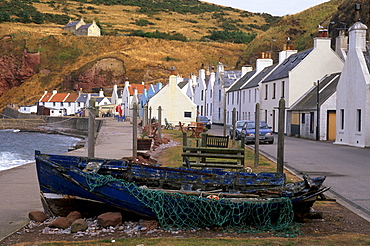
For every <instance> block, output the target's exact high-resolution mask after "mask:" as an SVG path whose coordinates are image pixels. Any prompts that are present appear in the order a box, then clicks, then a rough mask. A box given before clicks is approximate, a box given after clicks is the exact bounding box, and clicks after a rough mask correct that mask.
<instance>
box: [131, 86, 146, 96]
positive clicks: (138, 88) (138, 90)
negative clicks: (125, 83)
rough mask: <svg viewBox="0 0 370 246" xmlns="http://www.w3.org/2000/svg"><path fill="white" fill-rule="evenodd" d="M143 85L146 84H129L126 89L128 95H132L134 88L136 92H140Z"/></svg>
mask: <svg viewBox="0 0 370 246" xmlns="http://www.w3.org/2000/svg"><path fill="white" fill-rule="evenodd" d="M145 87H146V85H142V84H130V85H129V87H128V91H129V93H130V95H131V96H132V95H134V89H135V88H136V89H137V94H142V93H143V90H144V88H145Z"/></svg>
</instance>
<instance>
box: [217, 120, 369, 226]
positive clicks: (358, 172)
mask: <svg viewBox="0 0 370 246" xmlns="http://www.w3.org/2000/svg"><path fill="white" fill-rule="evenodd" d="M227 132H228V131H227ZM210 133H211V134H215V135H222V133H223V127H222V126H216V125H212V129H211V130H210ZM277 142H278V141H277V135H275V143H274V144H260V152H261V154H263V155H265V156H267V157H269V158H270V159H271V160H274V161H275V160H276V157H277ZM251 147H253V145H252V146H251ZM284 166H285V167H286V168H288V169H289V170H291V171H292V172H294V173H295V174H300V173H303V172H304V173H306V174H308V175H310V176H311V177H316V176H326V177H327V178H326V180H325V183H324V184H325V185H326V186H330V187H331V189H330V191H329V192H328V195H329V196H330V197H332V198H335V199H337V201H338V202H339V203H341V204H342V205H344V206H346V207H348V208H350V209H351V210H352V211H354V212H356V213H357V214H359V215H360V216H361V217H363V218H365V219H367V220H368V221H370V149H369V148H364V149H362V148H354V147H349V146H341V145H335V144H333V143H332V142H322V141H320V142H317V141H312V140H307V139H300V138H295V137H284Z"/></svg>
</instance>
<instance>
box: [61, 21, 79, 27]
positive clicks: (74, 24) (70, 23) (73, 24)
mask: <svg viewBox="0 0 370 246" xmlns="http://www.w3.org/2000/svg"><path fill="white" fill-rule="evenodd" d="M78 22H80V21H72V22H69V23H68V24H67V25H65V26H64V27H72V26H76V25H77V24H78Z"/></svg>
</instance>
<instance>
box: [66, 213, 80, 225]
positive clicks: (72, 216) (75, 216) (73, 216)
mask: <svg viewBox="0 0 370 246" xmlns="http://www.w3.org/2000/svg"><path fill="white" fill-rule="evenodd" d="M78 219H82V214H81V213H80V212H78V211H73V212H70V213H69V214H68V215H67V220H69V221H70V222H71V223H72V222H73V221H75V220H78Z"/></svg>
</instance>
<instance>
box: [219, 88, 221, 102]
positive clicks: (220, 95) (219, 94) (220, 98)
mask: <svg viewBox="0 0 370 246" xmlns="http://www.w3.org/2000/svg"><path fill="white" fill-rule="evenodd" d="M218 101H219V102H221V90H218Z"/></svg>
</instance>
